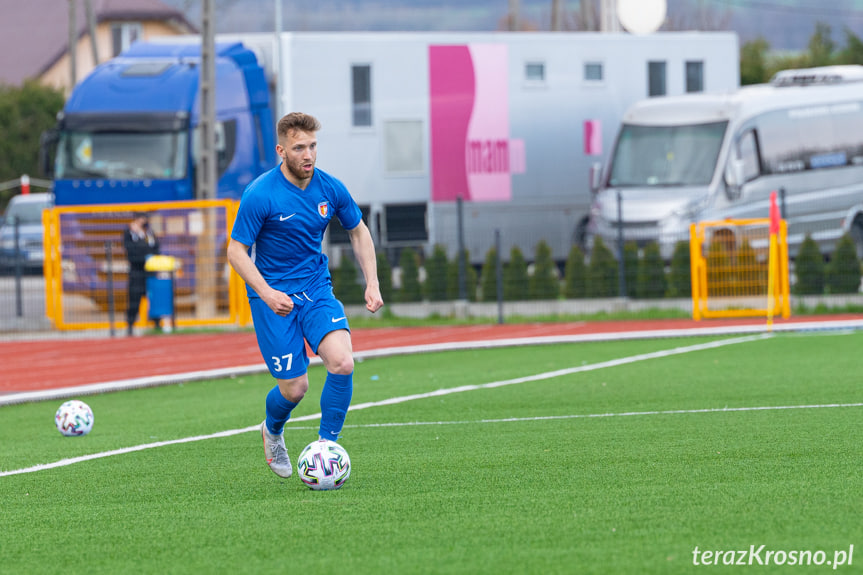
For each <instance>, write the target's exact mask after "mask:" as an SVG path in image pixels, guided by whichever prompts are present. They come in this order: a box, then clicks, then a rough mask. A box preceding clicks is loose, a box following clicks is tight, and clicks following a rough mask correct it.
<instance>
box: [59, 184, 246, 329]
mask: <svg viewBox="0 0 863 575" xmlns="http://www.w3.org/2000/svg"><path fill="white" fill-rule="evenodd" d="M238 207H239V203H238V202H234V201H231V200H195V201H184V202H159V203H140V204H111V205H92V206H62V207H54V208H51V209H50V210H47V211H46V212H45V213H44V214H43V223H44V228H45V235H44V240H45V264H44V273H45V307H46V315H47V316H48V318H49V319H50V320H51V322H52V323H53V325H54V326H55V327H56V328H57V329H60V330H76V329H105V328H108V327H110V326H112V325H113V326H114V327H118V328H125V326H126V314H125V311H126V307H127V303H128V302H127V299H128V298H127V284H128V280H127V278H128V269H129V265H128V260H127V258H126V253H125V250H124V248H123V232H124V231H125V230H126V228H127V227H128V224H129V222H130V221H131V219H132V215H133V213H135V212H139V211H140V212H147V213H148V214H149V219H150V225H151V228H152V229H153V231H154V232H155V234H156V237H157V238H158V239H159V243H160V253H161V254H164V255H166V256H171V257H174V258H177V260H179V261H180V262H182V265H181V266H180V270H179V271H178V272H177V274H176V280H175V284H174V298H175V305H176V319H177V327H195V326H212V325H247V324H248V323H249V322H250V316H251V314H250V313H249V312H248V302H247V301H246V297H245V286H244V284H243V281H242V280H241V279H240V278H239V276H237V274H236V273H235V272H234V271H233V269H231V266H230V265H229V264H228V261H227V242H228V238H229V237H230V230H231V229H232V227H233V224H234V219H235V218H236V213H237V209H238ZM146 310H147V302H146V301H144V302H142V305H141V309H140V313H139V318H141V319H139V325H141V326H143V325H146V319H145V318H146V316H147V313H146Z"/></svg>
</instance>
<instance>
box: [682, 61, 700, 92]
mask: <svg viewBox="0 0 863 575" xmlns="http://www.w3.org/2000/svg"><path fill="white" fill-rule="evenodd" d="M686 91H687V92H703V91H704V62H701V61H698V62H687V63H686Z"/></svg>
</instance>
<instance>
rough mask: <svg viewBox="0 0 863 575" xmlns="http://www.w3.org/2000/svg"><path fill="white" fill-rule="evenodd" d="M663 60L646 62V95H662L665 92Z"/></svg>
mask: <svg viewBox="0 0 863 575" xmlns="http://www.w3.org/2000/svg"><path fill="white" fill-rule="evenodd" d="M666 92H667V90H666V82H665V62H648V63H647V95H648V96H650V97H653V96H664V95H665V94H666Z"/></svg>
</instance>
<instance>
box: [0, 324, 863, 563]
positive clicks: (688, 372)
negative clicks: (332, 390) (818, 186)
mask: <svg viewBox="0 0 863 575" xmlns="http://www.w3.org/2000/svg"><path fill="white" fill-rule="evenodd" d="M731 339H734V340H739V339H741V338H719V339H718V338H712V339H704V338H692V339H661V340H645V341H628V342H608V343H590V344H586V343H583V344H571V345H554V346H531V347H520V348H505V349H497V350H479V351H465V352H448V353H439V354H427V355H414V356H401V357H393V358H386V359H375V360H367V361H365V362H362V363H358V364H357V365H356V372H355V379H354V382H355V384H354V400H353V405H354V406H355V407H362V406H363V405H364V404H368V403H370V402H382V401H384V400H387V399H389V398H394V397H405V396H411V395H414V394H424V393H428V392H433V391H436V390H441V391H440V392H439V393H438V394H436V395H431V396H427V397H420V398H413V399H410V400H405V401H402V402H399V403H393V404H390V405H372V406H367V407H365V408H362V409H356V410H353V411H352V412H351V413H350V414H349V416H348V420H347V425H346V427H345V429H344V432H343V437H342V439H341V440H340V442H341V443H342V445H343V446H344V447H345V448H346V449H347V450H348V452H349V453H350V455H351V459H352V462H353V467H352V474H351V478H350V480H349V481H348V482H347V484H346V485H345V487H344V488H343V489H341V490H339V491H334V492H313V491H310V490H308V489H307V488H305V487H304V486H303V484H302V483H301V482H300V481H299V479H297V477H296V476H295V477H292V478H290V479H287V480H284V479H280V478H279V477H277V476H275V475H274V474H273V473H272V472H270V470H269V469H268V468H267V467H266V464H265V463H264V461H263V452H262V448H261V445H260V437H259V434H258V433H256V432H255V431H242V430H244V429H246V428H250V427H251V426H255V425H257V424H258V423H260V421H261V420H262V419H263V398H264V395H265V394H266V392H267V391H268V389H269V388H270V387H271V386H272V380H271V379H270V378H269V376H263V375H262V376H251V377H249V376H246V377H242V378H234V379H224V380H218V381H208V382H198V383H190V384H186V385H177V386H169V387H161V388H151V389H143V390H136V391H127V392H117V393H109V394H103V395H97V396H89V397H82V398H81V399H83V400H84V401H86V402H87V403H89V404H90V405H91V407H92V408H93V411H94V413H95V426H94V429H93V432H92V433H91V434H90V435H88V436H86V437H80V438H64V437H62V436H60V434H59V433H57V431H56V430H55V429H54V427H53V423H52V417H53V412H54V410H55V409H56V408H57V406H58V405H59V403H60V402H58V401H49V402H41V403H32V404H24V405H15V406H7V407H0V471H4V470H5V471H9V470H16V469H23V468H28V467H31V466H34V465H38V464H45V463H51V462H55V461H58V460H61V459H64V458H70V457H76V456H82V455H88V454H97V453H100V452H106V451H110V450H116V449H121V448H125V447H131V446H136V445H141V444H148V443H154V442H160V441H171V440H177V439H181V438H185V437H192V436H206V435H209V434H214V433H216V432H221V431H229V430H238V431H237V432H236V433H234V434H229V435H227V436H225V437H218V438H209V439H204V440H201V441H194V442H189V443H182V444H171V445H166V446H161V447H153V448H151V449H146V450H142V451H137V452H132V453H125V454H119V455H114V456H110V457H104V458H99V459H94V460H91V461H83V462H79V463H75V464H72V465H68V466H62V467H57V468H54V469H47V470H41V471H35V472H31V473H23V474H18V475H11V476H5V477H0V526H2V531H0V556H2V562H0V573H28V574H29V573H55V572H63V571H64V570H68V568H69V566H76V567H75V568H76V571H80V572H86V573H159V574H161V573H195V574H198V573H276V572H278V573H290V572H304V573H322V574H323V573H334V574H335V573H350V574H351V575H361V574H365V573H369V574H372V573H374V574H388V573H465V574H481V573H489V574H500V573H542V574H546V573H690V572H700V571H704V570H707V571H711V570H721V571H723V572H727V571H735V568H731V567H723V566H708V567H705V566H695V565H693V551H694V550H695V548H696V547H698V548H699V550H700V551H703V550H715V551H723V552H727V551H743V550H747V551H748V550H749V549H750V546H754V547H755V548H758V547H759V546H760V545H764V546H765V549H766V550H768V551H770V550H772V551H782V552H784V553H786V555H787V554H788V552H792V551H795V552H796V551H806V550H808V551H810V552H816V551H819V550H821V551H823V553H824V555H823V557H825V558H826V559H827V560H831V561H832V560H833V559H834V557H841V555H834V553H837V552H839V553H841V552H843V550H844V551H848V550H849V548H850V547H849V546H850V545H854V546H855V548H857V552H856V553H857V554H856V555H854V556H853V559H852V564H851V565H847V564H846V565H841V566H839V568H838V569H837V571H841V572H843V573H849V572H860V571H861V567H860V566H861V565H863V549H860V547H863V527H861V525H863V522H861V520H860V517H861V516H863V496H861V493H863V474H861V470H860V469H861V466H860V456H861V451H863V449H861V440H863V430H861V425H860V421H861V414H863V407H860V406H853V405H847V404H855V403H863V388H861V386H860V383H859V382H860V361H859V353H860V351H859V350H860V349H863V333H852V334H832V333H830V332H825V333H824V334H822V333H817V332H816V333H808V334H799V335H798V334H784V335H777V336H774V337H771V338H743V339H745V340H746V341H741V342H739V343H735V344H733V345H725V346H722V347H715V348H712V349H701V350H695V349H689V350H688V351H684V352H681V353H676V354H673V355H668V356H667V357H653V358H649V359H642V360H640V361H630V362H628V363H626V362H622V363H621V364H620V365H614V366H611V365H606V366H605V367H602V368H600V369H592V370H586V369H585V368H586V367H589V366H591V365H594V364H600V363H602V362H609V361H612V360H615V359H621V358H633V357H636V356H639V355H641V354H649V353H651V352H657V351H660V350H673V349H678V350H679V349H680V348H688V347H689V346H695V345H700V344H704V343H706V342H708V341H724V340H731ZM569 368H581V369H585V370H584V371H580V372H576V373H568V374H565V375H559V376H557V377H548V378H542V379H534V380H531V378H530V377H529V376H535V375H537V374H545V373H549V372H554V371H556V370H564V369H569ZM323 376H324V374H323V372H322V371H321V369H320V368H314V369H312V370H311V372H310V381H311V388H310V390H309V394H308V395H307V397H306V399H305V401H304V402H303V403H302V404H301V405H300V407H299V408H298V409H297V410H296V411H295V417H296V418H297V419H300V421H295V422H291V423H289V424H288V426H287V427H286V431H285V438H286V443H287V446H288V451H289V453H290V454H291V456H292V457H293V458H294V461H295V458H296V455H297V454H298V453H299V451H300V450H301V449H302V447H303V446H304V445H305V444H306V443H308V442H309V441H311V440H312V439H314V438H315V437H316V434H317V420H316V419H312V420H308V421H302V418H303V417H304V416H309V415H313V414H315V413H316V412H317V411H318V410H319V406H318V397H319V395H320V387H321V383H322V380H323ZM516 378H525V380H523V381H518V382H516V381H513V380H514V379H516ZM495 382H498V383H505V385H493V386H488V385H485V384H489V383H495ZM462 386H477V387H471V388H467V389H464V390H462V391H459V392H452V391H453V390H455V389H456V388H461V387H462ZM447 390H449V391H447ZM835 404H846V405H845V406H841V407H813V406H824V405H835ZM800 406H810V407H807V408H801V407H800ZM756 407H773V408H775V407H789V408H792V407H793V409H760V410H751V409H749V408H756ZM704 410H711V411H704ZM713 410H715V411H713ZM795 556H797V555H795ZM700 557H701V558H702V559H703V556H700ZM723 557H724V558H725V557H728V555H727V554H726V555H723ZM758 557H760V559H761V560H762V561H763V560H764V557H765V552H762V553H760V555H759V556H758ZM746 559H747V560H748V559H749V557H746ZM846 562H847V560H846ZM736 569H738V570H739V569H741V568H739V567H738V568H736ZM743 569H744V570H754V571H755V572H757V573H783V572H787V571H788V570H789V569H791V568H790V567H788V565H782V566H780V565H776V564H775V563H771V564H768V565H757V563H756V565H754V566H748V567H745V568H743ZM791 570H792V571H793V572H826V571H829V570H832V567H831V566H828V565H826V564H825V565H821V566H814V565H813V566H811V567H809V568H808V569H806V568H802V569H801V568H800V567H795V568H793V569H791Z"/></svg>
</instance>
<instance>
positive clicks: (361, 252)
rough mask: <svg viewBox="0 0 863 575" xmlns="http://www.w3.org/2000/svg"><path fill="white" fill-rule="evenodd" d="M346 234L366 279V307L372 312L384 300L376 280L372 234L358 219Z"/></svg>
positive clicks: (376, 272) (375, 260) (382, 303)
mask: <svg viewBox="0 0 863 575" xmlns="http://www.w3.org/2000/svg"><path fill="white" fill-rule="evenodd" d="M348 235H349V236H350V238H351V247H352V248H353V250H354V255H355V256H356V258H357V262H358V263H359V264H360V269H361V270H362V272H363V277H364V278H365V279H366V294H365V298H366V309H367V310H369V311H370V312H372V313H374V312H376V311H378V310H379V309H381V307H382V306H383V305H384V300H383V297H381V286H380V282H378V262H377V259H375V244H374V242H373V241H372V234H371V232H369V228H368V227H366V224H365V223H364V222H363V221H362V220H360V223H359V225H357V226H356V227H355V228H353V229H351V230H348Z"/></svg>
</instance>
